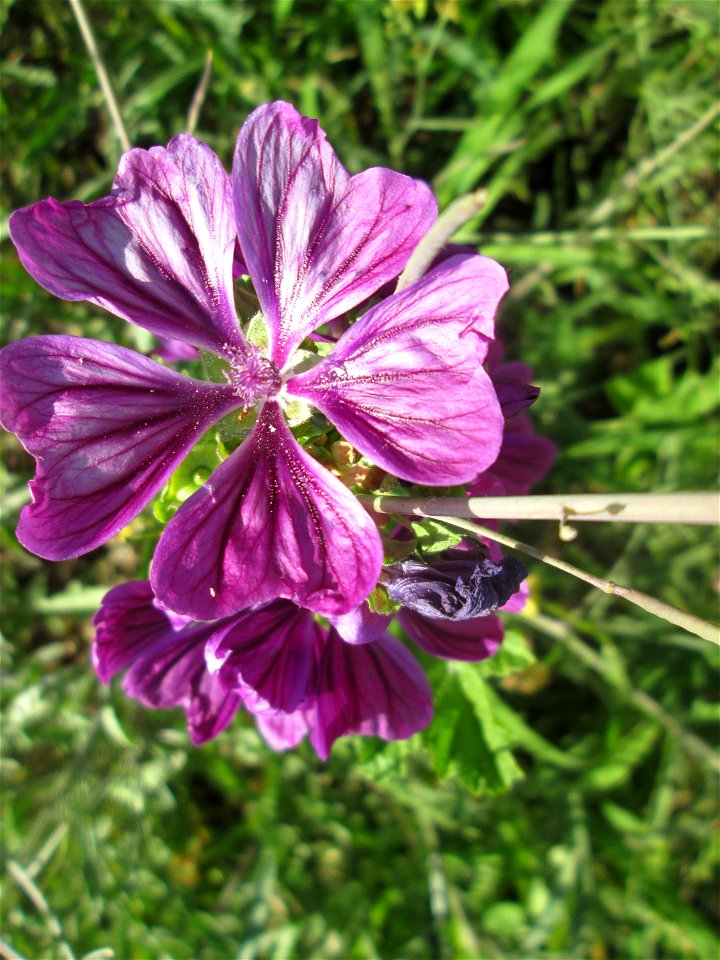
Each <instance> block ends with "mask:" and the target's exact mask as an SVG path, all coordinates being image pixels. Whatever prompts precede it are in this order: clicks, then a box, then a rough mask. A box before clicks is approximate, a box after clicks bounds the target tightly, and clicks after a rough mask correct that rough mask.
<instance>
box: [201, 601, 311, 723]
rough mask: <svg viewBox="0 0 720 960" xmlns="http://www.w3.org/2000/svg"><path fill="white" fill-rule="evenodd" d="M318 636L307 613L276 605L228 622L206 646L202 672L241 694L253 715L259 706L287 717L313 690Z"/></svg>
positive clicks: (292, 606)
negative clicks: (213, 674) (206, 668)
mask: <svg viewBox="0 0 720 960" xmlns="http://www.w3.org/2000/svg"><path fill="white" fill-rule="evenodd" d="M319 631H320V627H319V626H318V624H317V623H315V620H314V618H313V615H312V613H310V611H309V610H304V609H303V608H302V607H297V606H296V605H295V604H294V603H291V602H290V601H289V600H276V601H275V602H273V603H270V604H268V605H267V606H265V607H260V608H257V609H254V610H248V611H246V612H245V613H241V614H239V615H238V616H236V617H233V618H232V626H231V627H230V628H229V629H228V630H227V631H225V632H223V633H218V634H216V635H215V637H214V638H213V639H212V640H210V641H209V643H208V645H207V648H206V651H205V657H206V661H207V664H208V668H209V669H210V671H211V672H212V673H217V674H218V676H219V677H220V679H221V680H222V682H223V683H224V684H225V686H226V687H227V688H228V689H238V690H240V691H242V692H243V695H244V696H245V700H246V704H247V706H248V709H250V710H253V712H257V711H258V709H259V706H260V703H259V701H262V706H263V708H265V709H271V710H274V711H276V710H279V711H282V712H283V713H291V712H292V711H293V710H295V708H296V707H297V706H298V705H299V704H300V703H301V702H302V700H304V699H305V697H306V696H307V695H309V694H311V693H312V692H313V691H314V688H315V679H316V678H315V649H316V645H317V643H318V633H319ZM247 688H250V690H251V691H252V694H251V695H250V694H249V691H248V690H247ZM258 698H259V700H258Z"/></svg>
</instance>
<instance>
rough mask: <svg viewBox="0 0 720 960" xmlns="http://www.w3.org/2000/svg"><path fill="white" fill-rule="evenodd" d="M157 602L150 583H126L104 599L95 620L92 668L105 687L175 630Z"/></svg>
mask: <svg viewBox="0 0 720 960" xmlns="http://www.w3.org/2000/svg"><path fill="white" fill-rule="evenodd" d="M154 599H155V595H154V594H153V592H152V588H151V586H150V583H149V582H148V581H147V580H131V581H130V582H129V583H123V584H121V585H120V586H119V587H113V589H112V590H110V591H109V592H108V593H106V594H105V596H104V597H103V601H102V606H101V607H100V609H99V610H98V612H97V613H96V614H95V617H94V619H93V623H94V624H95V626H96V627H97V630H96V633H95V640H94V642H93V646H92V661H93V666H94V667H95V672H96V673H97V675H98V677H99V678H100V679H101V680H102V682H103V683H109V682H110V678H111V677H113V676H114V675H115V674H116V673H118V672H119V671H120V670H125V668H126V667H128V666H129V665H130V664H131V663H132V662H133V661H134V660H136V659H137V658H138V657H139V656H142V655H143V652H144V651H146V650H152V649H153V648H154V647H155V646H156V645H157V644H158V643H162V642H163V641H164V640H165V639H166V638H167V636H168V631H169V630H172V625H171V624H170V623H169V621H168V618H167V617H166V616H165V614H164V613H163V611H162V610H160V609H159V608H158V607H157V606H155V605H154V603H153V601H154Z"/></svg>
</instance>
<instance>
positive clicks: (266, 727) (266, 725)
mask: <svg viewBox="0 0 720 960" xmlns="http://www.w3.org/2000/svg"><path fill="white" fill-rule="evenodd" d="M255 722H256V724H257V728H258V732H259V733H260V736H261V737H262V738H263V740H264V741H265V742H266V743H267V745H268V746H269V747H270V748H271V749H272V750H292V749H293V747H296V746H297V745H298V744H299V743H300V741H301V740H302V739H303V737H305V736H306V734H307V732H308V730H309V729H310V723H309V721H308V718H307V716H306V712H305V711H304V710H302V709H301V710H296V711H295V712H294V713H289V714H287V713H278V714H276V715H272V716H257V717H256V718H255Z"/></svg>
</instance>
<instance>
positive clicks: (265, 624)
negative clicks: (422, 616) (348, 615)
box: [92, 581, 432, 759]
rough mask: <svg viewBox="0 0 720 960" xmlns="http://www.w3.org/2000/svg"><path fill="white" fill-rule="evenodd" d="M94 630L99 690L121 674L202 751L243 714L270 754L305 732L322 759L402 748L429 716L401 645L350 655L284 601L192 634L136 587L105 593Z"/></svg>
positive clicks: (144, 587)
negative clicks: (354, 739) (390, 743)
mask: <svg viewBox="0 0 720 960" xmlns="http://www.w3.org/2000/svg"><path fill="white" fill-rule="evenodd" d="M95 625H96V628H97V630H96V635H95V640H94V642H93V648H92V659H93V664H94V666H95V669H96V671H97V673H98V676H99V677H100V679H101V680H102V681H103V682H105V683H108V682H109V681H110V679H111V677H112V676H114V675H115V674H116V673H118V672H120V671H122V670H126V671H127V672H126V675H125V679H124V682H123V688H124V690H125V692H126V693H127V694H128V696H130V697H133V698H134V699H136V700H139V701H140V702H141V703H143V704H144V705H145V706H149V707H182V708H184V710H185V712H186V715H187V721H188V729H189V732H190V736H191V739H192V741H193V743H196V744H197V743H202V742H203V741H205V740H208V739H210V738H211V737H214V736H216V735H217V734H218V733H220V732H221V731H222V730H224V729H225V727H227V725H228V724H229V723H230V721H231V720H232V718H233V717H234V715H235V713H236V712H237V710H238V709H239V708H240V707H241V706H245V707H246V709H248V710H249V711H250V712H251V713H252V714H254V715H255V717H256V719H257V722H258V727H259V728H260V730H261V733H262V734H263V736H264V737H265V739H266V740H267V741H268V742H269V744H270V745H271V746H272V747H274V748H275V749H287V748H289V747H291V746H295V745H296V744H297V743H298V742H299V741H300V740H301V739H302V738H303V737H304V736H305V735H306V734H308V733H309V735H310V741H311V743H312V745H313V747H314V748H315V750H316V752H317V753H318V754H319V756H320V757H322V758H323V759H326V758H327V756H328V754H329V752H330V749H331V747H332V745H333V743H334V741H335V740H337V738H338V737H341V736H345V735H348V734H360V735H364V736H379V737H382V738H383V739H385V740H396V739H401V738H405V737H409V736H412V734H413V733H416V732H417V731H418V730H421V729H422V728H423V727H425V726H427V724H428V723H429V722H430V719H431V716H432V694H431V692H430V688H429V686H428V684H427V681H426V679H425V677H424V675H423V672H422V670H421V669H420V666H419V664H418V663H417V662H416V660H415V659H414V658H413V657H412V656H411V654H410V653H409V652H408V651H407V650H406V649H405V647H404V646H403V645H402V644H401V643H400V641H399V640H396V639H395V638H394V637H391V636H390V635H386V634H384V632H383V631H381V632H379V633H378V632H376V633H375V634H374V636H373V638H372V643H367V644H365V645H362V646H354V645H352V644H350V643H346V642H345V641H344V640H343V639H342V638H341V637H340V635H339V633H338V632H337V630H336V629H335V628H334V627H332V626H331V627H329V628H325V627H322V626H320V625H319V624H318V623H316V621H315V619H314V617H313V615H312V614H311V613H310V611H308V610H307V609H303V608H300V607H297V606H296V605H295V604H293V603H291V602H290V601H288V600H275V601H273V602H271V603H269V604H266V605H264V606H262V607H257V608H255V609H253V610H248V611H244V612H243V613H240V614H237V615H235V616H231V617H226V618H224V619H222V620H218V621H215V622H213V623H205V624H194V623H192V621H190V620H189V619H188V618H184V617H179V616H177V615H175V614H172V613H171V612H170V611H168V610H166V609H164V608H163V607H162V605H161V604H159V603H158V601H157V600H156V599H155V597H154V595H153V592H152V587H151V586H150V584H149V583H148V582H147V581H135V582H131V583H126V584H123V585H122V586H119V587H115V588H114V589H112V590H111V591H110V592H109V593H108V594H106V596H105V597H104V598H103V602H102V606H101V608H100V610H99V611H98V613H97V614H96V616H95Z"/></svg>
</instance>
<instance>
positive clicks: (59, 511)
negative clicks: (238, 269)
mask: <svg viewBox="0 0 720 960" xmlns="http://www.w3.org/2000/svg"><path fill="white" fill-rule="evenodd" d="M435 215H436V204H435V200H434V198H433V196H432V194H431V192H430V190H429V189H428V187H427V186H426V185H425V184H423V183H421V182H419V181H416V180H412V179H410V178H409V177H406V176H403V175H401V174H398V173H395V172H393V171H390V170H385V169H382V168H374V169H371V170H367V171H365V172H364V173H361V174H357V175H355V176H352V177H351V176H350V175H349V173H348V172H347V170H345V168H344V167H343V166H342V165H341V164H340V163H339V161H338V160H337V158H336V156H335V154H334V152H333V151H332V149H331V147H330V146H329V144H328V143H327V141H326V140H325V135H324V133H323V132H322V130H321V129H320V128H319V126H318V124H317V122H316V121H314V120H309V119H306V118H303V117H301V116H300V115H299V114H298V113H297V112H296V111H295V110H294V109H293V108H292V107H291V106H289V105H288V104H285V103H275V104H266V105H264V106H262V107H259V108H258V109H257V110H256V111H255V112H254V113H253V114H252V115H251V116H250V117H249V118H248V120H247V121H246V123H245V124H244V126H243V128H242V130H241V132H240V135H239V137H238V142H237V148H236V152H235V161H234V165H233V173H232V180H231V179H230V178H228V176H227V175H226V173H225V171H224V169H223V168H222V165H221V163H220V161H219V160H218V158H217V157H216V156H215V155H214V154H213V153H212V151H211V150H210V149H209V148H208V147H206V146H205V145H204V144H202V143H200V142H199V141H197V140H195V139H193V138H192V137H190V136H187V135H181V136H178V137H175V138H174V139H173V140H172V141H171V142H170V144H169V145H168V147H167V149H165V148H161V147H154V148H152V149H151V150H149V151H145V150H139V149H135V150H131V151H129V152H128V153H127V154H125V156H124V157H123V158H122V160H121V163H120V168H119V171H118V174H117V177H116V178H115V182H114V186H113V192H112V194H111V196H109V197H106V198H104V199H102V200H98V201H95V202H94V203H90V204H82V203H79V202H69V203H58V202H57V201H55V200H53V199H49V200H45V201H42V202H40V203H37V204H34V205H33V206H31V207H28V208H26V209H23V210H19V211H17V212H16V213H15V214H14V215H13V217H12V218H11V234H12V237H13V240H14V242H15V244H16V246H17V248H18V252H19V254H20V258H21V260H22V262H23V264H24V265H25V267H26V268H27V270H28V271H29V272H30V273H31V274H32V276H33V277H34V278H35V279H36V280H37V281H38V282H39V283H40V284H42V285H43V286H44V287H45V288H46V289H48V290H50V291H51V292H52V293H54V294H56V295H57V296H59V297H62V298H64V299H68V300H82V299H87V300H90V301H91V302H92V303H95V304H97V305H99V306H101V307H104V308H105V309H107V310H109V311H111V312H112V313H115V314H117V315H118V316H120V317H123V318H124V319H126V320H129V321H131V322H133V323H136V324H138V325H140V326H142V327H145V328H146V329H147V330H149V331H151V332H152V333H154V334H156V335H157V336H159V337H165V338H169V339H171V340H174V341H181V342H182V343H184V344H188V345H189V346H191V347H196V348H199V349H201V350H204V351H208V352H211V353H214V354H215V355H216V356H218V357H220V358H221V359H222V360H223V362H224V364H225V367H226V380H227V382H226V383H207V382H203V381H200V380H196V379H194V378H191V377H188V376H185V375H183V374H180V373H177V372H175V371H174V370H171V369H168V368H167V367H164V366H162V365H160V364H159V363H157V362H155V361H153V360H150V359H148V358H146V357H143V356H141V355H140V354H137V353H135V352H134V351H132V350H127V349H125V348H123V347H118V346H113V345H110V344H104V343H99V342H98V341H93V340H87V339H84V338H76V337H65V336H41V337H35V338H31V339H28V340H24V341H19V342H18V343H15V344H11V345H10V346H9V347H6V348H5V349H4V350H3V351H2V353H1V354H0V364H1V372H2V424H3V426H5V428H6V429H8V430H11V431H13V432H15V433H17V434H18V436H19V437H20V439H21V441H22V442H23V444H24V446H25V447H26V449H27V450H28V451H29V452H30V453H32V454H33V455H34V456H35V458H36V460H37V472H36V476H35V479H34V480H33V481H32V482H31V490H32V494H33V502H32V503H31V504H30V505H29V506H28V507H26V508H25V509H24V511H23V514H22V516H21V520H20V525H19V527H18V537H19V539H20V540H21V542H22V543H23V544H24V545H25V546H26V547H27V548H28V549H29V550H31V551H32V552H34V553H37V554H39V555H40V556H43V557H46V558H48V559H65V558H68V557H74V556H78V555H80V554H82V553H85V552H87V551H89V550H92V549H93V548H95V547H97V546H99V545H100V544H102V543H104V542H106V541H107V540H108V539H110V538H111V537H112V536H114V535H115V534H116V533H117V532H118V531H119V530H120V529H122V527H124V526H125V525H126V524H127V523H128V522H129V521H130V520H132V519H133V517H135V516H136V515H137V514H138V513H139V512H140V511H141V510H142V509H143V508H144V507H145V506H146V504H147V503H148V502H149V501H150V500H151V499H152V497H153V496H154V495H155V493H157V491H158V490H159V489H160V488H161V487H162V486H163V484H164V483H165V482H166V481H167V479H168V478H169V476H170V475H171V473H172V472H173V470H174V469H175V468H176V467H177V465H178V464H179V463H180V461H181V460H182V459H183V458H184V456H185V455H186V453H187V452H188V451H189V450H190V449H191V447H192V446H193V445H194V444H195V443H196V442H197V441H198V440H199V438H200V437H201V436H202V435H203V434H204V433H205V432H206V431H207V430H208V429H209V428H210V427H212V426H213V424H215V423H217V422H218V421H219V420H221V419H222V418H224V417H226V416H227V415H228V414H231V413H235V414H236V413H237V412H240V413H245V412H247V411H250V410H252V411H254V412H255V414H256V421H255V424H254V426H253V428H252V431H251V433H250V435H249V436H248V437H247V439H246V440H244V442H243V443H242V444H241V445H240V446H239V447H238V448H237V449H236V450H235V451H234V452H233V453H232V454H231V455H230V456H229V457H228V458H227V459H226V460H225V461H224V462H223V463H222V464H221V465H220V466H219V467H217V469H216V470H215V471H214V472H213V473H212V475H211V477H210V479H209V480H208V481H207V483H206V484H205V486H204V487H202V488H201V489H200V490H198V491H197V492H196V493H195V494H194V495H193V496H192V497H190V499H188V500H187V501H186V502H185V503H184V504H183V505H182V506H181V507H180V509H179V510H178V512H177V514H176V515H175V516H174V517H173V518H172V520H171V521H170V523H169V524H168V526H167V528H166V530H165V531H164V533H163V535H162V537H161V539H160V542H159V544H158V547H157V551H156V554H155V557H154V560H153V566H152V573H151V578H152V583H153V587H154V590H155V593H156V594H157V596H158V597H159V598H160V599H161V600H162V601H163V602H164V603H165V604H167V606H168V607H170V608H171V609H173V610H176V611H177V612H178V613H182V614H187V615H189V616H192V617H193V618H194V619H197V620H209V619H214V618H218V617H225V616H227V615H229V614H231V613H234V612H236V611H238V610H241V609H243V608H245V607H248V606H250V605H255V604H258V603H263V602H266V601H269V600H272V599H275V598H278V597H280V598H287V599H289V600H292V601H294V602H295V603H297V604H300V605H303V606H308V607H311V608H312V609H314V610H317V611H318V612H321V613H324V614H326V615H337V614H340V613H343V612H347V611H349V610H351V609H353V608H354V607H356V606H357V605H358V604H359V603H361V602H362V600H363V599H364V597H366V596H367V595H368V593H369V592H370V591H371V590H372V588H373V587H374V585H375V583H376V582H377V579H378V576H379V572H380V568H381V563H382V548H381V542H380V537H379V534H378V531H377V529H376V527H375V526H374V524H373V522H372V521H371V520H370V518H369V517H368V515H367V514H366V513H365V512H364V511H363V510H362V508H361V507H360V506H359V504H358V502H357V500H356V499H355V498H354V497H353V496H352V495H351V494H350V493H349V492H348V490H347V489H346V488H345V487H344V486H343V485H342V484H341V483H340V481H339V480H337V478H336V477H334V476H333V475H332V474H330V473H329V472H328V471H327V470H325V469H324V468H323V467H321V466H320V465H319V464H318V463H317V462H316V461H315V460H313V459H312V457H310V456H309V455H308V454H307V453H305V451H304V450H303V449H302V448H301V447H300V445H299V444H298V443H297V441H296V440H295V438H294V436H293V434H292V433H291V431H290V429H289V427H288V425H287V423H286V421H285V418H284V415H283V410H284V408H285V406H286V404H287V403H288V402H289V401H290V400H292V399H300V400H304V401H306V402H309V403H310V404H312V405H313V406H315V407H316V408H317V409H319V410H320V411H321V412H322V413H323V414H324V415H325V416H326V417H327V418H328V419H329V420H330V421H331V422H332V423H333V424H334V425H335V426H336V427H337V428H338V430H339V431H340V432H341V434H342V435H343V436H344V437H345V438H347V439H348V440H349V441H350V442H351V443H352V444H353V445H354V446H355V447H356V448H357V449H358V450H359V451H360V452H361V453H362V454H364V455H365V456H367V457H368V458H369V459H370V460H371V461H373V462H374V463H376V464H377V465H379V466H380V467H382V468H383V469H385V470H387V471H388V472H390V473H392V474H394V475H396V476H398V477H400V478H403V479H405V480H409V481H412V482H415V483H422V484H428V485H452V484H456V483H464V482H469V481H471V480H473V479H474V478H475V477H477V476H478V474H480V473H481V472H482V471H483V470H485V469H487V468H488V467H489V466H490V464H492V462H493V461H494V460H495V458H496V456H497V454H498V450H499V448H500V441H501V437H502V426H503V419H502V412H501V410H500V406H499V403H498V400H497V397H496V394H495V390H494V389H493V386H492V383H491V381H490V379H489V377H488V375H487V374H486V373H485V371H484V370H483V367H482V364H483V361H484V359H485V356H486V353H487V347H488V343H489V341H490V339H491V338H492V336H493V320H494V314H495V310H496V308H497V305H498V302H499V300H500V299H501V297H502V296H503V294H504V292H505V290H506V289H507V281H506V277H505V273H504V271H503V270H502V268H501V267H500V266H499V265H498V264H497V263H495V262H494V261H492V260H489V259H488V258H486V257H481V256H477V255H468V254H460V255H457V256H453V257H451V258H449V259H448V260H446V261H444V262H443V263H441V264H439V265H437V266H436V267H434V268H433V269H432V270H431V271H430V273H428V274H427V276H425V277H424V278H422V279H421V280H419V281H417V282H416V283H415V284H413V285H412V286H410V287H407V288H406V289H404V290H403V291H402V292H400V293H398V294H394V295H391V296H389V297H387V299H385V300H383V301H382V302H381V303H379V304H378V305H376V306H374V307H371V308H370V309H369V310H368V311H367V312H366V313H365V314H364V315H363V316H362V317H361V318H360V319H359V320H358V321H357V322H355V323H354V324H353V325H352V326H351V327H350V328H349V329H348V330H347V332H345V333H344V334H343V335H342V336H341V337H340V339H339V340H338V341H337V343H336V344H335V346H334V347H333V349H332V351H331V352H330V353H329V354H328V355H327V356H325V357H323V358H322V359H320V361H319V362H318V363H317V364H316V365H315V366H313V367H312V368H310V369H304V370H302V372H301V371H300V370H299V366H298V364H299V359H298V358H299V355H298V353H297V350H298V347H299V346H300V344H301V343H302V341H303V340H304V339H305V338H306V337H307V336H309V335H310V334H311V333H312V332H313V331H315V330H317V329H318V328H319V327H321V326H322V325H324V324H326V323H329V322H330V321H333V320H334V319H336V318H338V317H341V316H343V315H345V314H346V313H347V312H348V311H349V310H351V309H353V308H354V307H356V306H358V305H360V304H361V303H363V302H365V301H366V300H367V299H368V298H369V297H370V296H371V295H372V294H373V293H375V292H376V291H377V290H379V289H380V288H381V287H382V286H383V285H384V284H386V283H387V282H388V281H390V280H392V279H393V278H394V277H396V276H397V275H398V274H399V273H400V271H401V270H402V269H403V267H404V265H405V263H406V262H407V260H408V258H409V256H410V254H411V252H412V250H413V249H414V247H415V246H416V244H417V242H418V241H419V239H420V238H421V237H422V235H423V234H424V233H425V231H426V230H427V228H428V227H429V225H430V224H431V222H432V221H433V219H434V218H435ZM236 237H237V238H238V239H239V245H240V251H241V254H242V260H243V261H244V264H245V267H246V269H247V271H248V273H249V275H250V277H251V279H252V281H253V284H254V287H255V290H256V293H257V296H258V299H259V301H260V305H261V309H262V314H263V316H264V319H265V324H266V326H267V334H268V341H269V346H268V351H267V354H264V353H261V352H260V351H259V350H258V349H257V347H256V346H254V345H253V344H252V343H250V342H248V340H247V339H246V338H245V336H244V334H243V332H242V330H241V328H240V325H239V323H238V320H237V316H236V313H235V307H234V303H233V290H232V278H233V261H234V256H235V252H236V251H235V246H236Z"/></svg>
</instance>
